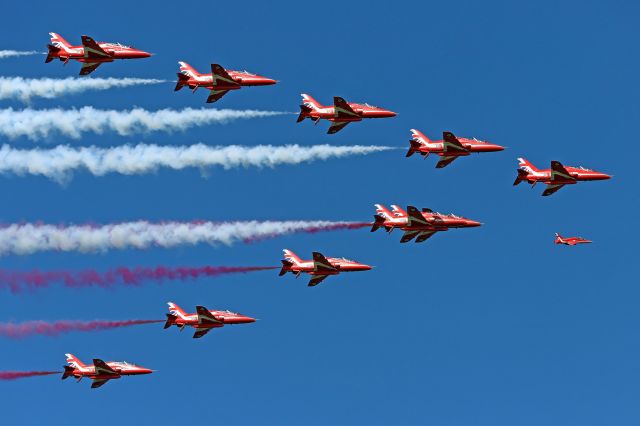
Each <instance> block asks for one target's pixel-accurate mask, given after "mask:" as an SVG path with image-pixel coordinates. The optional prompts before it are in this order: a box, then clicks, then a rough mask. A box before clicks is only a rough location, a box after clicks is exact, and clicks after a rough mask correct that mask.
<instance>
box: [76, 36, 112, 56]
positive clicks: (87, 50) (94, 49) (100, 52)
mask: <svg viewBox="0 0 640 426" xmlns="http://www.w3.org/2000/svg"><path fill="white" fill-rule="evenodd" d="M82 47H84V57H85V58H100V59H102V58H110V57H111V55H109V54H108V53H107V52H105V51H104V49H102V47H100V45H99V44H98V43H96V42H95V40H94V39H93V38H91V37H89V36H86V35H83V36H82Z"/></svg>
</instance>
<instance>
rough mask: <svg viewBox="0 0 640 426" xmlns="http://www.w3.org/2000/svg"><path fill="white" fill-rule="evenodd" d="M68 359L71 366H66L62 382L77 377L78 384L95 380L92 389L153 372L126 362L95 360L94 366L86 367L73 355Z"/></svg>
mask: <svg viewBox="0 0 640 426" xmlns="http://www.w3.org/2000/svg"><path fill="white" fill-rule="evenodd" d="M65 355H66V357H67V363H68V364H69V365H65V366H64V372H63V373H62V380H64V379H66V378H67V377H71V376H73V377H76V378H77V379H78V382H79V381H80V380H82V378H83V377H88V378H90V379H93V382H92V383H91V388H92V389H94V388H99V387H100V386H102V385H104V384H105V383H107V382H108V381H109V380H112V379H119V378H120V377H122V376H137V375H140V374H150V373H153V370H149V369H148V368H144V367H140V366H138V365H135V364H129V363H128V362H126V361H123V362H115V361H109V362H104V361H103V360H101V359H98V358H94V360H93V365H85V364H83V363H82V361H80V360H79V359H78V358H76V357H75V356H73V355H72V354H65Z"/></svg>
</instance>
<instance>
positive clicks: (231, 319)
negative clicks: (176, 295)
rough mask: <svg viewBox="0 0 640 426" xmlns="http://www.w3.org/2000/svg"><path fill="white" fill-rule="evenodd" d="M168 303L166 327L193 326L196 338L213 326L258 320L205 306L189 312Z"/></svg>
mask: <svg viewBox="0 0 640 426" xmlns="http://www.w3.org/2000/svg"><path fill="white" fill-rule="evenodd" d="M168 305H169V313H168V314H167V322H165V323H164V328H169V327H171V326H172V325H175V326H176V327H178V328H179V329H180V331H182V330H184V327H185V326H190V327H193V328H195V329H196V331H195V333H194V334H193V338H194V339H198V338H200V337H202V336H204V335H205V334H207V333H208V332H209V331H211V329H212V328H220V327H224V326H225V325H226V324H247V323H250V322H255V321H256V320H255V318H251V317H247V316H244V315H240V314H237V313H235V312H231V311H210V310H209V309H207V308H205V307H204V306H196V313H195V314H188V313H186V312H185V311H183V310H182V308H181V307H180V306H178V305H176V304H175V303H173V302H169V303H168Z"/></svg>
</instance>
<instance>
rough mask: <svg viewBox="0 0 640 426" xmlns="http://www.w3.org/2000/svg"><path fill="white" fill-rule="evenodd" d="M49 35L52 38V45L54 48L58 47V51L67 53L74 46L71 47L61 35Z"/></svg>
mask: <svg viewBox="0 0 640 426" xmlns="http://www.w3.org/2000/svg"><path fill="white" fill-rule="evenodd" d="M49 35H50V36H51V44H52V45H53V46H54V47H57V48H58V49H62V50H64V51H65V52H69V51H70V49H71V48H72V47H73V46H71V43H69V42H68V41H67V40H65V39H64V38H62V36H61V35H60V34H57V33H49Z"/></svg>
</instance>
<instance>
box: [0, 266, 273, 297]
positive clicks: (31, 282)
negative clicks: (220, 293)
mask: <svg viewBox="0 0 640 426" xmlns="http://www.w3.org/2000/svg"><path fill="white" fill-rule="evenodd" d="M271 269H278V267H276V266H203V267H200V268H189V267H179V268H170V267H166V266H158V267H156V268H145V267H138V268H133V269H130V268H126V267H121V268H117V269H113V270H110V271H105V272H100V271H97V270H95V269H87V270H84V271H49V272H40V271H30V272H19V271H7V270H0V287H8V288H9V289H10V290H11V292H12V293H19V292H20V291H22V290H23V289H24V288H28V289H31V290H34V289H40V288H44V287H48V286H49V285H51V284H54V283H63V284H64V285H65V286H67V287H93V286H97V287H105V288H106V287H112V286H115V285H119V284H121V285H127V286H131V285H140V284H142V283H143V282H144V281H156V282H159V283H161V282H163V281H175V280H181V281H184V280H187V279H196V278H199V277H202V276H206V277H216V276H219V275H225V274H244V273H247V272H254V271H266V270H271Z"/></svg>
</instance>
